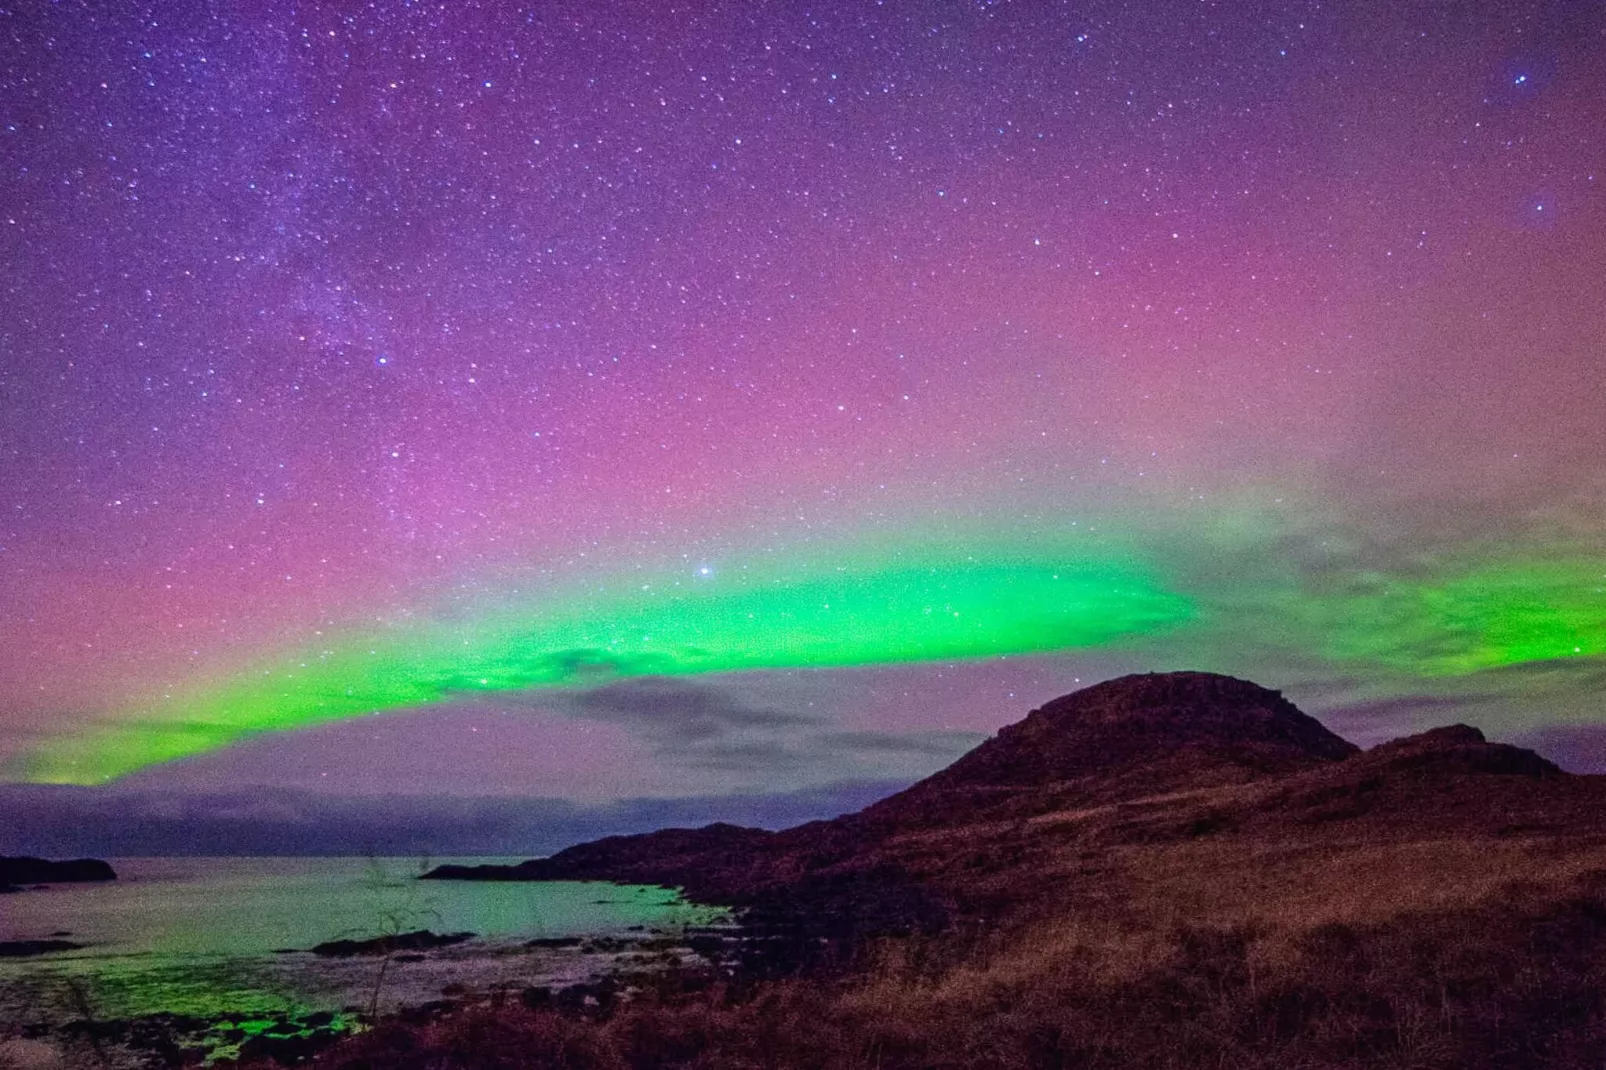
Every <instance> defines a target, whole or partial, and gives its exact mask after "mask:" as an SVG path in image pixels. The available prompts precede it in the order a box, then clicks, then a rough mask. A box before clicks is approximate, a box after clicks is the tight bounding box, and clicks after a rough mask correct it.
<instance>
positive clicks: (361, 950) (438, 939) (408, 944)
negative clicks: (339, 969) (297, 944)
mask: <svg viewBox="0 0 1606 1070" xmlns="http://www.w3.org/2000/svg"><path fill="white" fill-rule="evenodd" d="M473 938H474V934H473V933H433V932H430V931H429V930H428V929H417V930H415V931H413V932H410V933H395V934H392V935H388V936H375V937H373V938H371V939H368V940H328V941H325V942H324V943H321V944H319V945H317V946H316V947H314V948H313V949H312V953H313V954H314V955H324V956H326V957H329V958H351V957H353V956H356V955H389V954H392V953H394V952H397V951H428V950H430V949H431V948H437V947H450V946H451V945H453V944H461V943H463V942H464V941H465V940H472V939H473Z"/></svg>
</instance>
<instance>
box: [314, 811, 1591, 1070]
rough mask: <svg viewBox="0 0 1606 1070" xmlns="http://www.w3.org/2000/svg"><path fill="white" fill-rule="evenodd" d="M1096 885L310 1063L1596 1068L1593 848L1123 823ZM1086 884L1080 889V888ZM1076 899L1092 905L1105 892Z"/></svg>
mask: <svg viewBox="0 0 1606 1070" xmlns="http://www.w3.org/2000/svg"><path fill="white" fill-rule="evenodd" d="M1101 879H1104V880H1106V881H1108V882H1110V887H1108V888H1105V889H1103V890H1102V891H1103V894H1102V895H1100V896H1098V897H1090V896H1089V895H1087V894H1080V893H1079V894H1069V892H1068V894H1067V897H1066V902H1067V903H1070V902H1074V903H1076V904H1079V907H1078V909H1076V910H1071V909H1067V908H1065V907H1064V906H1063V905H1055V904H1049V905H1042V904H1039V905H1038V906H1037V907H1036V908H1035V909H1032V910H1030V911H1023V912H1022V913H1020V914H1019V915H1018V916H1015V917H1012V918H1011V919H1009V920H1008V921H1007V922H1003V923H1001V924H999V925H997V926H989V927H986V928H981V929H972V930H971V931H969V932H968V933H967V932H964V931H953V932H949V933H947V934H945V935H943V936H941V937H936V938H931V937H926V938H912V939H903V940H889V941H884V942H882V943H879V944H877V945H875V946H872V947H869V948H866V949H864V950H863V952H862V954H861V955H860V957H859V959H858V962H857V965H856V967H855V968H854V969H853V970H852V971H851V972H849V973H847V974H845V975H838V976H835V977H834V978H823V979H822V978H815V979H794V980H786V981H776V982H770V983H765V984H757V985H751V986H736V985H730V984H724V983H715V984H708V985H704V986H703V987H701V988H696V989H693V990H691V991H671V990H668V989H665V990H664V991H661V992H654V991H644V992H641V993H639V994H638V996H637V997H636V998H635V999H634V1000H632V1001H629V1002H625V1003H622V1004H621V1005H620V1006H618V1007H617V1008H613V1009H610V1010H608V1011H607V1012H605V1013H604V1012H592V1013H589V1014H587V1013H579V1014H576V1013H570V1014H563V1013H557V1012H553V1011H549V1010H528V1009H525V1008H523V1007H518V1006H515V1007H503V1008H499V1009H491V1008H478V1009H470V1010H467V1011H464V1012H462V1013H459V1014H457V1015H454V1016H452V1017H449V1018H447V1019H444V1020H442V1021H438V1022H435V1023H431V1024H427V1025H422V1026H408V1025H403V1024H398V1023H392V1024H388V1025H382V1026H381V1027H379V1028H377V1029H375V1030H373V1031H372V1032H370V1033H368V1034H366V1035H364V1036H361V1037H357V1038H354V1039H353V1040H351V1041H349V1042H347V1043H346V1044H344V1045H342V1046H341V1047H339V1048H337V1049H335V1050H333V1051H331V1052H329V1053H327V1054H326V1055H325V1056H324V1057H323V1058H322V1059H320V1060H319V1061H318V1062H317V1064H316V1065H317V1066H318V1067H321V1068H324V1070H380V1068H385V1070H448V1068H464V1070H468V1068H490V1070H496V1068H509V1070H511V1068H530V1067H572V1068H587V1070H626V1068H630V1070H658V1068H671V1067H675V1068H714V1067H724V1068H748V1067H752V1068H759V1067H766V1068H777V1070H779V1068H797V1070H805V1068H821V1070H825V1068H845V1070H858V1068H863V1070H870V1068H880V1070H894V1068H909V1070H913V1068H944V1067H951V1068H958V1067H997V1068H1004V1067H1043V1068H1052V1067H1089V1068H1097V1067H1112V1068H1113V1067H1145V1068H1154V1070H1181V1068H1184V1067H1187V1068H1194V1067H1234V1068H1239V1067H1241V1068H1248V1070H1272V1068H1276V1070H1299V1068H1309V1070H1316V1068H1338V1067H1375V1068H1387V1070H1440V1068H1442V1070H1485V1068H1487V1070H1496V1068H1500V1070H1506V1068H1513V1070H1514V1068H1521V1067H1536V1066H1544V1067H1554V1068H1559V1070H1573V1068H1578V1070H1582V1068H1584V1067H1588V1068H1590V1070H1599V1068H1600V1067H1601V1066H1602V1065H1603V1063H1606V1003H1603V994H1606V899H1603V897H1602V895H1601V892H1602V889H1603V888H1606V853H1603V852H1602V850H1601V849H1600V848H1598V847H1589V846H1578V847H1576V848H1574V849H1570V850H1569V849H1563V848H1558V846H1557V845H1556V844H1555V843H1553V842H1552V843H1540V842H1537V841H1535V842H1521V841H1483V842H1476V843H1469V842H1465V841H1427V842H1417V843H1399V844H1393V845H1387V846H1379V845H1367V844H1343V843H1337V842H1334V843H1328V844H1325V845H1323V844H1314V845H1313V844H1310V843H1308V842H1307V843H1306V844H1305V845H1303V846H1298V847H1295V846H1285V847H1279V846H1275V845H1267V844H1255V843H1248V842H1232V841H1228V842H1223V843H1219V844H1212V843H1180V844H1169V845H1156V846H1149V847H1133V848H1130V849H1128V848H1123V849H1121V850H1120V851H1118V852H1117V853H1116V858H1115V861H1114V863H1113V864H1111V865H1110V866H1109V867H1108V868H1107V870H1106V871H1105V874H1104V876H1103V877H1102V878H1101ZM1083 891H1084V892H1085V890H1083ZM1088 902H1098V903H1102V904H1104V906H1103V907H1102V908H1101V909H1099V910H1097V911H1096V912H1092V911H1089V910H1088V909H1087V908H1086V904H1087V903H1088Z"/></svg>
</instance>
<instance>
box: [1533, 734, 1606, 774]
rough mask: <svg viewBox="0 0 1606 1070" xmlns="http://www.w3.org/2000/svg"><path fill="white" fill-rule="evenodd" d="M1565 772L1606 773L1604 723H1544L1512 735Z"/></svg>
mask: <svg viewBox="0 0 1606 1070" xmlns="http://www.w3.org/2000/svg"><path fill="white" fill-rule="evenodd" d="M1511 742H1512V743H1515V744H1517V746H1519V747H1527V748H1528V749H1529V750H1534V751H1538V752H1539V753H1540V754H1542V755H1544V756H1545V757H1546V758H1549V759H1550V760H1551V761H1553V762H1555V763H1556V764H1557V765H1559V766H1561V767H1562V768H1563V769H1565V770H1567V772H1569V773H1606V725H1603V724H1574V725H1546V726H1545V727H1543V728H1536V729H1533V730H1531V731H1528V732H1523V733H1520V734H1519V735H1516V736H1514V737H1512V739H1511Z"/></svg>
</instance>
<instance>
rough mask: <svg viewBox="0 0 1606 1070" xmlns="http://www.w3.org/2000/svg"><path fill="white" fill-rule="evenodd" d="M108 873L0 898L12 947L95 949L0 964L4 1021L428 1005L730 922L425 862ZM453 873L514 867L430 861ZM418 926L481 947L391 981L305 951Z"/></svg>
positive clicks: (208, 862)
mask: <svg viewBox="0 0 1606 1070" xmlns="http://www.w3.org/2000/svg"><path fill="white" fill-rule="evenodd" d="M111 861H112V865H113V866H114V867H115V868H116V870H117V874H118V878H119V879H118V880H117V881H115V882H113V883H108V884H81V885H72V884H62V885H54V886H51V887H49V888H45V889H40V890H30V891H25V892H21V893H19V894H15V895H4V896H0V940H22V939H40V938H46V937H50V936H52V935H53V934H56V933H59V932H67V933H70V934H71V935H70V936H67V937H65V939H70V940H72V941H74V942H75V943H81V944H85V945H87V946H86V947H85V948H84V949H83V950H81V951H74V952H68V953H65V954H59V955H51V956H48V957H46V958H39V959H29V960H9V961H7V960H0V1020H3V1021H11V1022H13V1023H16V1022H27V1021H40V1022H59V1021H62V1020H67V1019H71V1018H74V1017H84V1016H86V1014H87V1015H88V1016H93V1017H100V1018H111V1017H130V1016H135V1015H142V1014H151V1013H156V1012H161V1011H171V1012H175V1013H185V1014H196V1015H202V1016H215V1015H219V1014H238V1013H241V1012H258V1011H260V1012H262V1013H305V1012H307V1011H311V1010H335V1011H338V1010H340V1009H342V1008H344V1007H350V1006H362V1005H366V1004H367V1003H368V1002H369V1000H370V999H371V998H372V997H373V994H374V992H375V991H376V987H378V989H379V992H380V1003H381V1005H383V1006H395V1005H399V1004H408V1003H421V1002H424V1001H427V1000H430V999H435V998H439V996H440V994H441V990H442V989H443V988H447V987H449V986H454V985H463V986H466V987H468V988H471V989H481V990H483V989H488V988H493V987H519V986H523V985H529V984H551V983H561V982H563V981H566V980H573V979H579V978H581V977H584V976H588V975H590V974H593V973H595V972H598V971H599V970H601V969H603V968H605V967H606V966H607V965H608V964H609V961H608V959H607V958H606V957H602V956H598V955H587V954H585V953H583V952H577V951H572V950H551V949H531V948H528V947H525V946H524V945H525V942H526V941H528V940H530V939H532V938H536V937H556V936H601V935H611V934H635V933H640V932H642V931H648V932H677V931H680V930H683V929H685V928H687V927H689V926H697V925H706V924H710V923H715V922H717V921H719V920H720V918H722V917H723V912H722V911H720V910H718V909H717V908H710V907H703V906H698V905H694V904H690V903H687V902H686V901H684V900H683V899H681V898H680V897H679V896H678V895H677V894H675V893H674V892H672V891H669V890H666V889H663V888H654V887H645V886H620V885H608V884H590V883H553V884H518V883H463V882H455V881H453V882H443V881H419V880H417V879H416V878H417V876H418V874H419V873H420V872H421V871H422V869H423V868H427V867H426V866H425V865H424V864H423V863H421V862H420V861H418V860H416V859H400V858H382V859H361V858H123V859H112V860H111ZM444 861H450V862H482V861H506V860H504V859H435V860H433V863H439V862H444ZM433 863H432V864H433ZM413 929H432V930H434V931H435V932H472V933H475V934H476V939H475V940H473V941H471V942H469V943H466V944H461V945H458V946H455V947H451V948H442V949H438V950H434V951H431V952H429V953H427V954H426V955H424V956H422V958H421V960H419V961H398V960H395V959H393V960H392V961H391V963H390V964H389V965H388V967H387V970H386V974H385V976H384V977H383V979H382V982H381V979H380V977H379V974H378V969H379V964H378V963H377V961H376V960H374V959H371V958H357V959H340V960H337V959H324V958H319V957H317V956H313V955H310V954H307V953H305V952H306V949H308V948H311V947H312V946H313V945H315V944H318V943H322V942H323V941H326V940H335V939H342V938H354V939H357V938H366V937H372V936H377V935H382V934H385V933H394V932H405V931H410V930H413ZM283 949H294V950H295V952H296V953H291V954H285V953H282V951H283ZM403 958H413V957H412V956H404V957H403Z"/></svg>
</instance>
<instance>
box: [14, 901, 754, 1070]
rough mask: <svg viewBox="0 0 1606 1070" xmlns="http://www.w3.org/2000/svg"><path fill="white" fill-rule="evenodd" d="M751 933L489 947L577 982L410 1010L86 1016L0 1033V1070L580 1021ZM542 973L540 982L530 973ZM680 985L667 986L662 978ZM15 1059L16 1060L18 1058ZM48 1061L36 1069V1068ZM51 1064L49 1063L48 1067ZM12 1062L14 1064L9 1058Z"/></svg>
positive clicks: (477, 992) (262, 1059)
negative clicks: (475, 1014) (505, 1014)
mask: <svg viewBox="0 0 1606 1070" xmlns="http://www.w3.org/2000/svg"><path fill="white" fill-rule="evenodd" d="M747 939H748V937H747V935H746V934H743V933H740V932H738V931H737V930H736V929H735V928H734V927H730V928H721V927H708V928H700V929H689V930H687V931H685V932H683V933H668V932H654V931H650V930H645V929H643V930H641V931H636V932H628V933H624V934H620V935H605V936H586V937H581V936H565V937H544V938H536V939H531V940H527V941H523V942H521V943H520V944H518V945H516V946H515V947H513V948H495V947H489V948H486V949H485V952H484V953H485V954H486V955H487V956H493V957H494V956H497V955H504V954H513V953H520V952H524V953H545V954H546V955H550V956H552V957H553V958H552V959H551V960H549V961H548V962H547V965H548V967H563V966H564V965H565V964H572V965H571V966H570V968H569V969H568V970H565V969H562V968H558V969H549V971H548V972H555V973H558V974H563V973H565V972H572V973H573V974H575V975H576V976H577V977H579V978H580V979H576V980H570V981H560V982H554V983H535V984H490V985H484V986H476V985H472V984H464V983H457V982H452V983H447V984H445V985H443V986H441V988H440V989H439V990H438V996H437V998H434V999H423V1000H418V1001H414V1002H409V1003H407V1004H405V1005H403V1006H400V1007H398V1008H396V1009H395V1010H393V1011H390V1012H388V1013H383V1014H377V1015H376V1014H373V1013H371V1009H370V1008H367V1007H362V1006H357V1005H347V1006H345V1007H343V1008H341V1009H340V1010H314V1011H302V1012H296V1011H288V1010H287V1011H276V1012H265V1011H240V1012H229V1013H221V1014H217V1015H197V1014H182V1013H169V1012H162V1013H156V1014H149V1015H139V1016H133V1017H109V1018H98V1017H95V1016H94V1015H92V1014H89V1013H87V1011H88V1007H87V1005H86V1006H85V1007H84V1008H83V1010H84V1011H85V1012H86V1013H83V1014H81V1015H80V1016H78V1017H74V1018H72V1019H71V1020H68V1021H65V1022H62V1023H60V1024H54V1025H46V1024H41V1023H38V1022H34V1023H26V1024H22V1025H14V1026H12V1027H10V1028H5V1027H0V1066H7V1065H10V1064H9V1063H8V1062H6V1059H7V1057H8V1055H7V1053H8V1050H9V1049H8V1047H7V1045H18V1044H21V1045H24V1046H26V1047H27V1050H29V1051H32V1052H33V1053H34V1055H35V1056H36V1057H37V1059H36V1060H35V1062H27V1061H23V1063H22V1064H23V1065H30V1066H31V1065H35V1064H36V1062H37V1065H41V1066H50V1067H62V1068H65V1067H72V1066H77V1065H80V1063H88V1064H90V1065H97V1066H104V1067H107V1068H116V1070H169V1068H176V1067H182V1066H195V1065H201V1064H202V1063H205V1064H207V1065H211V1066H217V1067H230V1066H235V1065H241V1066H245V1065H252V1066H260V1065H263V1064H277V1065H282V1066H296V1065H300V1064H302V1063H304V1062H306V1061H307V1060H309V1059H311V1058H312V1057H313V1056H315V1055H316V1054H317V1053H319V1052H321V1051H323V1050H324V1049H326V1048H328V1047H330V1046H332V1045H333V1044H335V1043H337V1042H339V1041H340V1040H343V1039H345V1038H347V1037H349V1036H351V1035H352V1034H353V1033H356V1032H361V1031H363V1030H365V1029H368V1028H370V1027H372V1026H374V1025H377V1024H379V1023H380V1022H389V1023H393V1024H402V1025H407V1026H422V1025H426V1024H428V1023H430V1022H433V1021H437V1020H440V1019H443V1018H446V1017H449V1016H451V1015H455V1014H459V1013H462V1012H465V1011H471V1010H476V1009H479V1010H484V1009H487V1008H498V1007H503V1006H517V1007H522V1008H526V1009H532V1010H534V1009H549V1010H553V1011H558V1012H562V1013H575V1014H581V1015H588V1014H606V1013H610V1012H611V1011H612V1010H613V1009H614V1008H615V1007H617V1006H619V1005H620V1004H621V1003H622V1002H628V1001H629V1000H630V999H631V998H632V996H633V994H634V993H635V992H637V991H638V990H640V989H641V988H642V987H643V986H645V985H657V986H661V985H662V984H664V983H673V984H683V983H692V980H693V979H694V978H695V979H696V980H697V982H698V983H702V982H705V981H706V980H707V979H709V978H711V977H714V976H718V975H726V974H728V973H729V972H731V971H734V970H735V969H736V968H737V965H738V963H739V962H740V961H741V959H742V957H743V944H744V943H745V941H746V940H747ZM472 947H473V944H472V934H466V933H448V934H436V933H432V932H429V931H428V930H419V931H417V932H412V933H402V934H395V935H390V936H380V937H375V938H373V939H369V940H343V941H330V942H328V943H326V944H321V945H318V947H314V948H310V949H307V950H305V951H293V952H291V951H287V952H282V953H281V954H286V955H292V954H293V955H309V956H315V957H316V958H317V959H320V960H331V959H332V960H337V961H338V960H341V959H351V960H360V959H363V958H377V957H380V956H390V957H391V961H393V962H397V963H419V962H423V961H426V960H428V959H429V958H430V956H431V954H432V953H433V952H436V951H438V950H441V949H456V950H457V951H458V952H459V953H463V952H464V951H472ZM537 975H539V973H538V972H537ZM672 976H673V977H675V978H676V979H675V980H672V981H667V982H666V979H667V978H670V977H672ZM20 1058H21V1057H20V1056H19V1057H18V1059H20ZM39 1059H42V1060H45V1061H43V1062H38V1061H37V1060H39ZM50 1060H54V1061H50ZM14 1061H17V1060H14Z"/></svg>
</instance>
